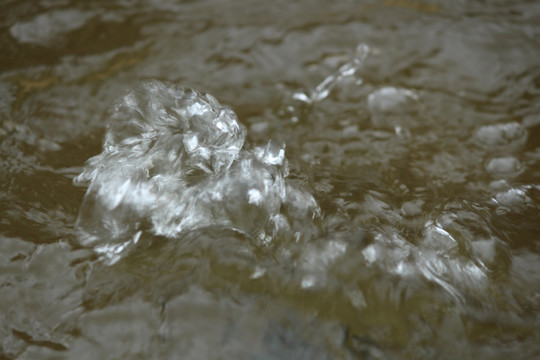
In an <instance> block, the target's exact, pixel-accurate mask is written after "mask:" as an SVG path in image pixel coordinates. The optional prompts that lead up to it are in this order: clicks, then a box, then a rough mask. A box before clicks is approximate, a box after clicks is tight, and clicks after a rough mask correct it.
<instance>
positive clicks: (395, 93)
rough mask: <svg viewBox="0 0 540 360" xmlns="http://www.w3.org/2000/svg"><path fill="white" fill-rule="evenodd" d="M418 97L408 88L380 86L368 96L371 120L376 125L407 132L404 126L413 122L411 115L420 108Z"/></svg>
mask: <svg viewBox="0 0 540 360" xmlns="http://www.w3.org/2000/svg"><path fill="white" fill-rule="evenodd" d="M418 99H419V97H418V95H417V94H416V93H415V92H413V91H411V90H408V89H402V88H396V87H392V86H386V87H382V88H379V89H377V90H375V91H373V92H372V93H371V94H369V96H368V97H367V107H368V110H369V112H370V114H371V121H372V122H373V124H374V125H375V126H380V127H390V128H394V129H395V131H396V132H406V130H405V129H404V128H403V126H407V125H410V123H412V122H413V119H412V118H411V116H412V115H414V114H415V113H416V112H417V110H418V104H417V103H418ZM398 135H399V134H398Z"/></svg>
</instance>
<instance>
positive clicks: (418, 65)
mask: <svg viewBox="0 0 540 360" xmlns="http://www.w3.org/2000/svg"><path fill="white" fill-rule="evenodd" d="M538 39H540V4H538V3H537V2H535V1H526V0H518V1H490V2H484V1H476V2H472V1H425V2H421V1H412V0H410V1H409V0H384V1H341V2H337V3H336V4H327V2H323V1H315V0H301V1H295V2H290V1H274V2H262V1H260V2H255V1H247V0H230V1H217V0H214V1H211V0H208V1H197V2H195V1H176V2H172V1H165V0H156V1H151V2H150V1H142V0H140V1H128V0H114V1H94V2H87V1H69V0H60V1H45V0H42V1H26V0H11V1H10V0H4V1H3V2H2V3H1V4H0V49H1V51H0V120H1V126H0V179H1V180H0V199H1V201H0V359H455V358H462V359H533V358H538V357H540V315H539V314H540V63H539V59H540V43H539V42H538ZM147 79H158V80H161V81H168V82H174V83H180V84H182V85H184V86H187V87H192V88H195V89H198V90H199V91H203V92H208V93H210V94H212V95H213V96H215V97H216V98H217V99H219V101H220V102H221V103H222V104H227V105H228V106H230V107H231V108H232V109H233V110H234V111H235V112H236V114H237V115H238V118H239V121H240V122H241V123H243V124H244V125H245V127H246V129H247V140H246V145H245V146H247V147H248V149H250V148H252V147H254V146H264V145H265V144H266V143H267V142H268V141H269V140H270V139H272V140H274V141H278V142H281V141H282V142H284V143H285V144H286V157H287V159H288V162H289V168H290V174H289V175H288V177H287V178H286V180H287V181H288V184H291V186H293V185H294V187H295V188H298V189H301V190H299V191H300V192H299V193H298V194H304V195H302V196H300V195H298V196H297V197H296V198H295V199H296V200H294V201H292V200H291V199H290V198H289V200H291V201H292V202H293V203H294V206H296V207H294V206H293V208H294V209H297V208H298V209H303V208H304V207H303V206H304V205H305V206H307V205H306V202H309V196H311V195H312V196H313V198H314V200H315V201H316V204H317V206H318V208H317V209H316V210H317V211H315V210H314V213H313V215H314V216H313V217H308V218H307V219H308V220H305V219H304V220H303V221H297V222H296V223H293V222H294V221H296V220H294V219H296V218H297V215H298V214H296V215H295V214H292V210H291V208H289V209H288V210H287V214H286V216H285V218H286V220H287V221H289V222H291V227H293V228H295V229H296V230H297V231H296V233H295V235H294V236H285V235H283V236H281V235H279V236H278V235H277V234H276V233H274V234H272V233H269V234H267V235H266V236H262V237H260V238H259V237H257V236H258V235H257V236H256V235H253V234H252V233H250V232H249V231H247V232H241V231H238V229H239V228H240V229H243V228H250V226H251V225H253V226H255V228H257V227H256V225H257V224H259V223H264V224H267V222H268V219H266V218H265V217H264V216H265V214H266V213H265V212H263V211H261V212H253V213H249V217H248V218H247V220H246V217H245V216H244V215H242V214H244V213H242V212H240V214H241V215H242V216H240V215H239V216H237V218H234V217H232V220H231V219H229V218H227V221H226V222H224V223H220V224H215V225H216V226H213V224H212V222H211V221H210V222H209V224H208V221H207V223H205V225H204V226H202V225H200V224H201V223H200V222H199V223H197V224H199V225H198V226H195V227H193V228H191V229H190V230H189V231H182V230H180V231H178V232H177V233H175V234H174V236H173V235H170V234H169V235H168V236H162V234H160V233H159V231H156V230H155V228H154V229H153V230H152V228H149V229H143V230H141V232H139V233H137V234H138V235H134V236H136V239H138V240H139V241H138V243H137V245H136V246H132V247H131V248H130V249H129V251H125V252H123V253H121V254H120V256H118V257H117V258H115V260H114V261H107V260H106V259H103V258H102V257H100V256H99V254H97V253H96V252H95V251H94V250H96V249H95V248H92V247H84V246H81V244H82V243H85V242H84V241H82V240H81V238H80V231H79V229H78V227H77V226H76V225H75V223H76V220H77V217H78V216H79V215H78V214H79V209H80V207H81V204H82V203H83V197H84V195H85V192H86V188H85V187H84V186H83V187H81V186H75V185H74V184H73V178H74V177H75V176H77V175H78V174H79V173H80V172H81V171H82V170H83V167H84V166H85V161H86V160H87V159H88V158H90V157H92V156H94V155H96V154H99V153H100V152H101V145H102V142H103V136H104V134H105V127H106V125H107V122H108V118H109V116H107V115H104V114H105V113H106V110H107V108H109V106H110V105H111V104H112V102H113V101H114V100H115V99H116V98H119V97H121V96H123V95H124V94H125V92H126V91H129V90H131V89H133V88H136V87H137V84H138V83H139V82H140V81H141V80H147ZM246 156H248V155H246ZM265 169H266V168H265ZM268 169H270V170H268V171H270V172H271V171H274V170H272V169H273V168H272V167H271V166H270V165H268ZM276 171H277V170H276ZM280 171H281V170H280ZM279 174H281V173H279ZM284 175H286V174H285V173H284ZM246 181H247V180H246ZM200 189H202V190H201V191H203V190H204V188H203V187H201V188H200ZM287 189H289V188H287ZM287 191H289V190H287ZM295 194H296V193H295ZM270 195H272V194H270ZM270 195H269V196H270ZM193 196H194V197H196V196H197V195H196V194H195V195H193ZM239 196H240V195H239ZM288 196H290V193H289V195H288ZM295 196H296V195H295ZM220 204H222V203H219V202H218V203H217V205H216V206H217V207H219V206H229V205H230V204H229V205H228V204H225V205H220ZM250 204H251V198H250ZM257 206H259V205H257ZM261 206H262V205H261ZM242 209H244V208H242ZM246 209H248V210H246V211H248V212H249V211H251V210H249V209H252V208H251V207H249V208H246ZM277 209H278V210H277V211H284V210H283V209H281V210H280V208H279V206H278V208H277ZM214 210H215V209H214ZM218 210H219V209H218ZM244 210H245V209H244ZM244 210H242V211H244ZM216 211H217V210H216ZM202 214H203V215H202V217H203V218H205V219H207V220H208V219H213V217H212V216H213V215H212V216H210V214H209V215H208V217H205V216H204V212H203V213H202ZM199 215H201V214H199ZM82 216H83V217H84V216H85V215H82ZM93 216H94V217H93V218H92V221H94V222H95V224H96V226H100V224H102V223H104V222H106V221H107V216H103V215H101V216H102V217H100V214H97V215H93ZM96 216H97V217H96ZM295 216H296V217H295ZM298 216H299V215H298ZM280 219H282V218H280ZM224 224H225V225H224ZM264 224H263V225H264ZM218 225H219V226H218ZM134 226H135V225H134ZM265 226H266V225H265ZM263 227H264V226H263ZM130 229H131V228H130ZM137 229H138V228H137ZM314 229H315V230H314ZM87 230H88V229H87ZM90 230H92V229H90ZM131 235H133V234H131ZM139 237H140V238H139ZM111 239H112V238H107V237H104V236H101V237H100V238H99V241H100V242H102V243H104V244H108V243H109V242H110V241H112V240H111ZM109 260H110V259H109Z"/></svg>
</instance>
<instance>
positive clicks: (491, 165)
mask: <svg viewBox="0 0 540 360" xmlns="http://www.w3.org/2000/svg"><path fill="white" fill-rule="evenodd" d="M520 170H521V163H520V162H519V160H518V159H516V158H515V157H513V156H505V157H499V158H493V159H491V160H490V161H489V162H488V163H487V165H486V171H487V172H488V173H489V174H490V175H491V176H493V177H494V178H497V179H508V178H514V177H516V176H517V175H519V174H520V173H521V171H520Z"/></svg>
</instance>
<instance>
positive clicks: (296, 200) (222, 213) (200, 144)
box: [74, 81, 319, 262]
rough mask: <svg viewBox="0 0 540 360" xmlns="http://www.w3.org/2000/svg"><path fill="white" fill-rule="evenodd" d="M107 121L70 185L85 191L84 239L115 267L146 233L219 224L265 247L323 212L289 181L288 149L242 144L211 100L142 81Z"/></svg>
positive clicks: (231, 121)
mask: <svg viewBox="0 0 540 360" xmlns="http://www.w3.org/2000/svg"><path fill="white" fill-rule="evenodd" d="M108 116H109V119H110V121H109V125H108V128H107V133H106V135H105V141H104V144H103V152H102V153H101V154H99V155H97V156H95V157H93V158H91V159H89V160H88V161H87V163H86V167H85V168H84V171H83V172H82V173H81V174H80V175H78V176H77V177H76V178H75V180H74V181H75V183H76V184H85V185H88V190H87V192H86V195H85V198H84V201H83V204H82V207H81V209H80V212H79V217H78V220H77V226H78V228H79V229H80V231H81V236H80V242H81V243H82V244H83V245H84V246H93V247H94V249H95V250H96V251H97V252H100V253H102V254H104V256H105V258H107V259H109V261H110V262H115V261H117V260H118V259H119V257H120V255H121V254H122V253H124V252H125V251H126V249H128V248H129V247H130V246H131V245H134V244H136V243H137V242H138V240H139V238H140V236H141V232H145V231H146V232H150V233H151V234H153V235H159V236H164V237H167V238H177V237H179V236H180V235H181V234H182V233H184V232H187V231H190V230H194V229H198V228H203V227H207V226H223V227H227V228H230V229H233V230H236V231H239V232H241V233H243V234H246V235H247V236H249V237H250V238H253V239H256V240H257V241H259V242H260V243H261V244H268V243H270V242H272V240H273V239H274V238H275V237H277V236H290V237H294V238H298V237H301V236H304V235H305V236H309V235H308V234H309V231H301V230H305V229H300V228H299V227H302V226H304V225H305V224H306V223H309V222H310V220H311V219H312V218H313V217H314V216H317V214H318V212H319V208H318V205H317V203H316V201H315V199H314V198H313V196H312V195H311V194H310V193H309V192H307V191H305V190H303V189H301V188H299V187H297V186H294V185H292V184H291V183H290V182H289V180H288V179H287V176H288V173H289V168H288V163H287V159H286V158H285V145H284V144H279V143H276V142H273V141H270V142H268V144H267V145H266V146H262V147H254V148H251V149H248V148H245V147H244V142H245V138H246V130H245V128H244V126H243V125H242V124H241V123H240V122H239V121H238V119H237V116H236V114H235V113H234V112H233V111H232V110H231V109H230V108H228V107H225V106H222V105H220V103H219V102H218V101H217V100H216V99H215V98H214V97H212V96H211V95H209V94H201V93H199V92H197V91H195V90H191V89H184V88H182V87H179V86H175V85H172V84H164V83H161V82H158V81H149V82H144V83H142V84H140V85H139V86H138V88H136V89H135V90H133V91H131V92H129V93H128V94H127V95H125V96H123V97H122V98H120V99H119V100H117V101H116V102H115V103H114V105H113V106H112V107H111V109H110V111H109V114H108ZM301 224H304V225H301Z"/></svg>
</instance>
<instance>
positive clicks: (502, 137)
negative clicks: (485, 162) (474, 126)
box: [475, 122, 528, 151]
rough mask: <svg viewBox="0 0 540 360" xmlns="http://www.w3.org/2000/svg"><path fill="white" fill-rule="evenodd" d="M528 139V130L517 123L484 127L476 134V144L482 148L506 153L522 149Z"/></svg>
mask: <svg viewBox="0 0 540 360" xmlns="http://www.w3.org/2000/svg"><path fill="white" fill-rule="evenodd" d="M527 137H528V132H527V129H525V128H524V127H523V126H522V125H521V124H519V123H517V122H509V123H504V124H495V125H486V126H482V127H481V128H480V129H478V130H477V131H476V134H475V139H476V142H477V143H478V145H480V146H481V147H483V148H486V149H492V150H504V151H515V150H518V149H520V148H521V147H522V146H523V145H525V142H526V141H527Z"/></svg>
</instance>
